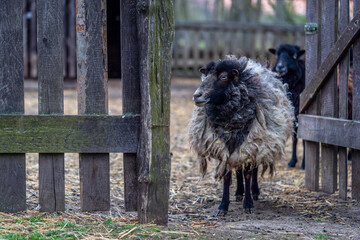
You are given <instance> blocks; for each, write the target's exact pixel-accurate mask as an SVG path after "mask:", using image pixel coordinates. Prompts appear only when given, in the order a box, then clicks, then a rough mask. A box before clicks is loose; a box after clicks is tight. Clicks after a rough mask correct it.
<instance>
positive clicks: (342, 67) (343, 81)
mask: <svg viewBox="0 0 360 240" xmlns="http://www.w3.org/2000/svg"><path fill="white" fill-rule="evenodd" d="M339 23H340V26H339V30H340V33H342V32H343V31H344V30H345V28H346V26H347V24H348V23H349V0H340V22H339ZM349 60H350V59H349V54H348V53H347V54H346V55H345V56H344V58H343V60H342V61H341V62H340V64H339V117H340V118H344V119H347V117H348V77H349ZM347 180H348V166H347V151H346V148H344V147H339V196H340V197H341V198H342V199H346V197H347V186H348V182H347Z"/></svg>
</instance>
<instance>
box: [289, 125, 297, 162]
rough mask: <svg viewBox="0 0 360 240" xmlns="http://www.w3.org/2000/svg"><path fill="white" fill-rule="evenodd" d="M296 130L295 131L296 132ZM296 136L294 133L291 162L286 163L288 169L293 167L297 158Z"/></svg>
mask: <svg viewBox="0 0 360 240" xmlns="http://www.w3.org/2000/svg"><path fill="white" fill-rule="evenodd" d="M296 130H297V129H295V131H296ZM297 140H298V139H297V134H296V132H294V135H293V145H292V157H291V160H290V162H289V163H288V166H289V167H295V165H296V162H297V157H296V145H297Z"/></svg>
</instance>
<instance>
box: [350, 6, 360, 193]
mask: <svg viewBox="0 0 360 240" xmlns="http://www.w3.org/2000/svg"><path fill="white" fill-rule="evenodd" d="M359 10H360V2H359V1H354V13H355V12H357V11H359ZM353 54H354V55H353V105H352V119H353V120H360V105H359V103H360V40H359V39H358V40H357V41H356V42H355V43H354V45H353ZM351 151H352V152H351V154H352V156H351V157H352V178H351V187H352V198H354V199H356V200H360V151H359V150H355V149H352V150H351Z"/></svg>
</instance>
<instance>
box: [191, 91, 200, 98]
mask: <svg viewBox="0 0 360 240" xmlns="http://www.w3.org/2000/svg"><path fill="white" fill-rule="evenodd" d="M201 96H202V93H201V92H198V91H196V92H195V93H194V96H193V100H195V99H197V98H199V97H201Z"/></svg>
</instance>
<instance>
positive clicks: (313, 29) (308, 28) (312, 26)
mask: <svg viewBox="0 0 360 240" xmlns="http://www.w3.org/2000/svg"><path fill="white" fill-rule="evenodd" d="M304 30H305V34H315V33H317V31H318V24H317V23H306V24H305V25H304Z"/></svg>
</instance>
